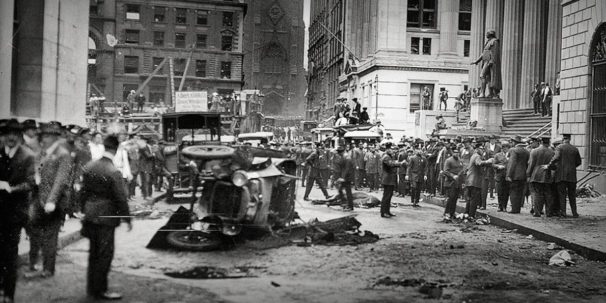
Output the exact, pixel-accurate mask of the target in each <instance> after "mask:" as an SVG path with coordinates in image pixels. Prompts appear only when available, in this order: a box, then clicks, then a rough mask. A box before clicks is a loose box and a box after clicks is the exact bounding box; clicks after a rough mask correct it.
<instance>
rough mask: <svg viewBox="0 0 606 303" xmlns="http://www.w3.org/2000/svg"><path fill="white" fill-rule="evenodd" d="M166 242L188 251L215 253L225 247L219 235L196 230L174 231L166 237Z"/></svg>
mask: <svg viewBox="0 0 606 303" xmlns="http://www.w3.org/2000/svg"><path fill="white" fill-rule="evenodd" d="M166 241H167V242H168V244H170V245H171V246H173V247H175V248H179V249H183V250H187V251H213V250H218V249H219V248H221V246H222V245H223V241H222V240H221V238H220V237H219V236H218V235H214V234H208V233H203V232H201V231H194V230H183V231H172V232H170V233H168V235H166Z"/></svg>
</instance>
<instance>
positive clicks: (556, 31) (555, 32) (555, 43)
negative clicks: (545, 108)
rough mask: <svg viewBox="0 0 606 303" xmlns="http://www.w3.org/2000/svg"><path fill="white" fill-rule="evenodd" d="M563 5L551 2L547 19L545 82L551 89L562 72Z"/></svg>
mask: <svg viewBox="0 0 606 303" xmlns="http://www.w3.org/2000/svg"><path fill="white" fill-rule="evenodd" d="M561 48H562V5H560V0H549V16H548V18H547V49H546V50H545V82H547V83H549V86H550V87H551V89H553V88H554V87H555V82H556V79H557V74H558V73H559V72H560V63H561V62H560V60H561V56H560V55H561V54H562V49H561Z"/></svg>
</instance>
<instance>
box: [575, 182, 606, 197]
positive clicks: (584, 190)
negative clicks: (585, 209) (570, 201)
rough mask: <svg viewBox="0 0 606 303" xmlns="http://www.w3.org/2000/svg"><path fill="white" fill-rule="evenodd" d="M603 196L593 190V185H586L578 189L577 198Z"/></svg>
mask: <svg viewBox="0 0 606 303" xmlns="http://www.w3.org/2000/svg"><path fill="white" fill-rule="evenodd" d="M601 195H602V194H600V192H598V191H597V190H595V189H593V185H592V184H584V185H582V186H580V187H579V188H577V198H599V197H600V196H601Z"/></svg>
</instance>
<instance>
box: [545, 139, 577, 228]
mask: <svg viewBox="0 0 606 303" xmlns="http://www.w3.org/2000/svg"><path fill="white" fill-rule="evenodd" d="M562 136H563V139H562V144H561V145H558V147H557V148H556V150H555V155H554V156H553V158H552V159H551V161H550V162H549V166H550V168H551V169H555V182H556V187H557V189H558V198H559V199H560V201H559V202H560V216H561V217H566V197H568V202H569V203H570V211H571V212H572V217H573V218H578V217H579V214H578V213H577V201H576V198H577V194H576V187H577V171H576V168H577V167H578V166H579V165H581V163H582V162H581V154H580V153H579V150H578V149H577V148H576V147H575V146H573V145H571V144H570V135H568V134H564V135H562Z"/></svg>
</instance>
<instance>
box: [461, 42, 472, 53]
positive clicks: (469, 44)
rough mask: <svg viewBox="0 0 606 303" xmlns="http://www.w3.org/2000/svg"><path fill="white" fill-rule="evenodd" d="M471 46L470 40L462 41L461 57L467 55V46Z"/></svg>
mask: <svg viewBox="0 0 606 303" xmlns="http://www.w3.org/2000/svg"><path fill="white" fill-rule="evenodd" d="M470 47H471V41H469V40H464V41H463V57H469V48H470Z"/></svg>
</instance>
